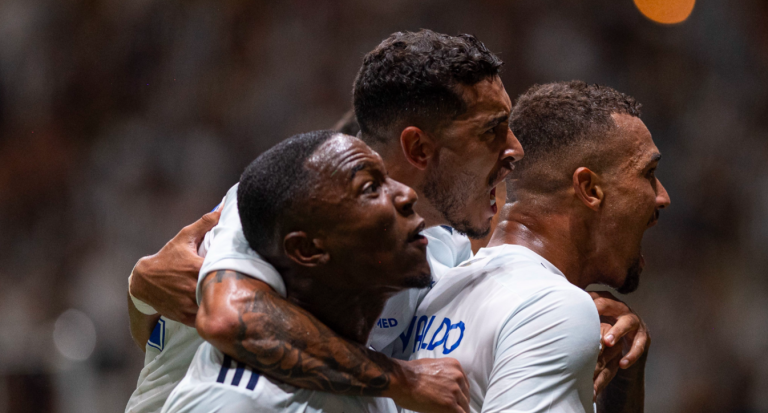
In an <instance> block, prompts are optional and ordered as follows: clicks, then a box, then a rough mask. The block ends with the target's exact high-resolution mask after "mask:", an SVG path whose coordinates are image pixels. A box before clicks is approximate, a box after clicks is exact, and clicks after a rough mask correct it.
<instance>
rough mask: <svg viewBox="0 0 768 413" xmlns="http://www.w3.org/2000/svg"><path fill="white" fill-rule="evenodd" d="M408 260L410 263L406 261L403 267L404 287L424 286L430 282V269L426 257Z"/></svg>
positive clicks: (427, 285)
mask: <svg viewBox="0 0 768 413" xmlns="http://www.w3.org/2000/svg"><path fill="white" fill-rule="evenodd" d="M407 261H410V265H408V263H406V260H404V261H403V262H404V263H406V266H405V268H404V269H403V274H404V278H403V286H404V287H405V288H426V287H429V285H430V284H431V283H432V270H431V269H430V268H429V264H428V263H427V260H426V257H425V258H424V259H423V260H421V259H415V260H407Z"/></svg>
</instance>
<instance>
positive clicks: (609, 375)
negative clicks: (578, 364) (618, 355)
mask: <svg viewBox="0 0 768 413" xmlns="http://www.w3.org/2000/svg"><path fill="white" fill-rule="evenodd" d="M618 370H619V366H618V363H616V360H614V361H612V362H610V363H608V365H607V366H606V367H605V368H604V369H603V370H601V371H600V373H598V375H597V377H596V378H595V383H594V396H595V397H596V396H597V395H598V394H600V392H602V391H603V390H604V389H605V386H607V385H608V383H610V381H611V380H612V379H613V378H614V377H615V376H616V373H618Z"/></svg>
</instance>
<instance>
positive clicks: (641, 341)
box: [619, 326, 648, 369]
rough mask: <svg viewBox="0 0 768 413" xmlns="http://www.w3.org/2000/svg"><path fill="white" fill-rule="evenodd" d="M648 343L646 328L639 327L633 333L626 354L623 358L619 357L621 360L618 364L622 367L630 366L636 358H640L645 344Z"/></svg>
mask: <svg viewBox="0 0 768 413" xmlns="http://www.w3.org/2000/svg"><path fill="white" fill-rule="evenodd" d="M647 344H648V330H646V329H645V328H644V327H643V326H641V327H640V329H639V330H638V331H637V333H636V334H635V335H634V339H633V341H632V348H630V349H629V351H628V352H627V354H626V355H625V356H624V358H622V359H621V362H619V366H621V368H622V369H627V368H630V367H632V365H633V364H635V362H637V360H639V359H640V356H642V355H643V353H645V351H646V350H647V348H646V345H647Z"/></svg>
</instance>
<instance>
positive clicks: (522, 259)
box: [394, 245, 600, 413]
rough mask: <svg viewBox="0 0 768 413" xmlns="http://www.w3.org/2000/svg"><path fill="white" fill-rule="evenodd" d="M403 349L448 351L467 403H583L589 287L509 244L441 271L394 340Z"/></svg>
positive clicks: (595, 319) (497, 406)
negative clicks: (461, 375)
mask: <svg viewBox="0 0 768 413" xmlns="http://www.w3.org/2000/svg"><path fill="white" fill-rule="evenodd" d="M394 351H395V355H396V356H397V355H399V356H401V357H409V358H410V359H412V360H413V359H421V358H436V357H453V358H456V359H457V360H458V361H459V362H460V363H461V366H462V368H463V369H464V372H465V373H466V375H467V379H468V381H469V385H470V396H471V398H470V408H471V410H472V412H484V413H486V412H488V413H490V412H530V413H534V412H541V413H545V412H564V413H571V412H578V413H584V412H592V411H594V405H593V403H592V397H593V384H592V376H593V373H594V369H595V364H596V362H597V356H598V353H599V351H600V319H599V316H598V314H597V309H596V308H595V305H594V304H593V302H592V299H591V298H590V297H589V295H588V294H587V293H586V292H584V291H583V290H581V289H579V288H578V287H576V286H574V285H572V284H571V283H570V282H568V280H567V279H566V278H565V276H564V275H563V273H562V272H560V270H558V269H557V268H556V267H555V266H553V265H552V264H551V263H549V262H548V261H547V260H545V259H544V258H542V257H541V256H539V255H538V254H536V253H534V252H533V251H531V250H529V249H528V248H525V247H522V246H518V245H502V246H497V247H493V248H485V249H482V250H480V251H479V252H478V253H477V255H476V256H475V257H474V258H473V259H472V260H470V261H467V262H465V263H463V264H462V265H461V266H460V267H458V268H455V269H453V270H450V271H448V272H447V273H445V274H444V275H443V277H442V279H441V280H440V282H438V283H437V284H436V285H435V286H434V287H433V288H432V290H431V291H430V292H429V293H428V294H427V296H426V297H425V298H424V300H423V301H422V303H421V305H420V306H419V308H418V310H417V311H416V316H415V317H414V322H412V323H411V324H410V325H409V326H408V328H407V329H406V331H405V333H404V334H403V336H402V337H401V340H398V341H397V342H396V343H395V349H394Z"/></svg>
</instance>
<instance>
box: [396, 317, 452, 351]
mask: <svg viewBox="0 0 768 413" xmlns="http://www.w3.org/2000/svg"><path fill="white" fill-rule="evenodd" d="M434 320H435V316H432V317H428V316H426V315H423V316H421V317H413V320H411V324H410V325H409V326H408V330H407V333H406V332H403V333H402V334H400V340H401V341H402V342H403V349H405V348H406V346H407V345H408V343H410V341H411V335H412V333H413V329H414V326H415V327H416V337H415V338H414V341H413V348H412V350H411V351H412V352H414V353H415V352H417V351H418V350H424V349H426V350H429V351H432V350H434V349H436V348H438V347H440V346H441V345H442V346H443V351H442V353H443V354H450V353H451V352H453V351H454V350H456V349H457V348H458V347H459V345H460V344H461V340H463V339H464V330H465V329H466V326H465V325H464V322H463V321H459V322H458V323H455V324H454V323H452V322H451V319H450V318H448V317H445V318H443V321H441V322H440V324H438V325H437V329H436V330H435V331H434V332H433V333H432V338H431V339H429V332H430V330H431V328H432V324H433V321H434ZM454 330H457V331H454ZM451 332H453V335H451ZM457 335H458V337H456V336H457Z"/></svg>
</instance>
